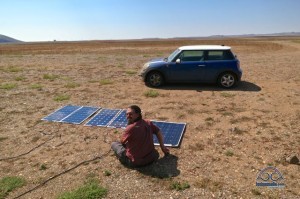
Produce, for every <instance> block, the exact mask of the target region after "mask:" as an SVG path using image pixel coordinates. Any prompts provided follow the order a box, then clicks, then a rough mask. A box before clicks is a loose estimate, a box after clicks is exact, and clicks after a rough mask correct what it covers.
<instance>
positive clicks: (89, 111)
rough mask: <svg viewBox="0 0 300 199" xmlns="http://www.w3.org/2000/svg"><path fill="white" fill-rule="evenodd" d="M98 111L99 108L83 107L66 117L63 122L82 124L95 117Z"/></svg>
mask: <svg viewBox="0 0 300 199" xmlns="http://www.w3.org/2000/svg"><path fill="white" fill-rule="evenodd" d="M97 110H99V108H96V107H89V106H83V107H81V108H79V109H77V110H76V111H74V112H73V113H71V114H70V115H68V116H67V117H65V118H64V119H63V120H61V122H65V123H71V124H81V123H82V122H83V121H84V120H86V119H87V118H88V117H90V116H91V115H93V114H94V113H95V112H96V111H97Z"/></svg>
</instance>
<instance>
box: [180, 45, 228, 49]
mask: <svg viewBox="0 0 300 199" xmlns="http://www.w3.org/2000/svg"><path fill="white" fill-rule="evenodd" d="M229 49H231V47H229V46H221V45H194V46H181V47H179V50H229Z"/></svg>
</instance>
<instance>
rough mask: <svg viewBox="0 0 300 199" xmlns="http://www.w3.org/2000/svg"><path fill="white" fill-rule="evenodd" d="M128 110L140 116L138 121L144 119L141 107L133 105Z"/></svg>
mask: <svg viewBox="0 0 300 199" xmlns="http://www.w3.org/2000/svg"><path fill="white" fill-rule="evenodd" d="M128 108H130V109H132V110H134V112H135V113H137V114H140V116H139V118H138V119H142V110H141V108H140V107H138V106H137V105H131V106H129V107H128Z"/></svg>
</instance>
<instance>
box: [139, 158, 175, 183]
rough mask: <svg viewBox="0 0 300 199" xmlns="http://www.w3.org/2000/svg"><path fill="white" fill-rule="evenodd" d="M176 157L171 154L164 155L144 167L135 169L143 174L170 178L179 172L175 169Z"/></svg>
mask: <svg viewBox="0 0 300 199" xmlns="http://www.w3.org/2000/svg"><path fill="white" fill-rule="evenodd" d="M177 162H178V157H177V156H175V155H172V154H169V155H166V156H164V157H162V158H160V159H158V160H157V162H155V163H153V164H151V165H148V166H146V167H141V168H136V170H137V171H139V172H140V173H142V174H144V175H148V176H151V177H156V178H170V177H175V176H178V175H179V174H180V170H178V169H177V165H178V163H177Z"/></svg>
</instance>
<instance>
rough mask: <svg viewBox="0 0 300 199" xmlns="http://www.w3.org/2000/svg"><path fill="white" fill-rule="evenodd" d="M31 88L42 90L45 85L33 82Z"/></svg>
mask: <svg viewBox="0 0 300 199" xmlns="http://www.w3.org/2000/svg"><path fill="white" fill-rule="evenodd" d="M29 88H31V89H37V90H41V89H42V88H43V86H42V85H40V84H31V85H30V86H29Z"/></svg>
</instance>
